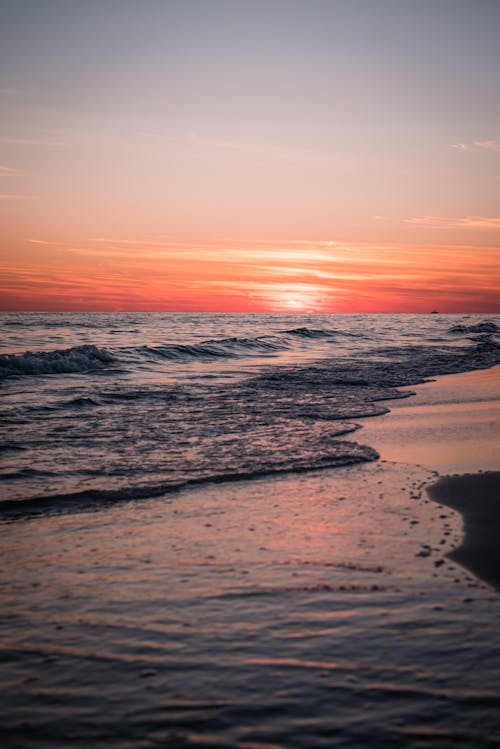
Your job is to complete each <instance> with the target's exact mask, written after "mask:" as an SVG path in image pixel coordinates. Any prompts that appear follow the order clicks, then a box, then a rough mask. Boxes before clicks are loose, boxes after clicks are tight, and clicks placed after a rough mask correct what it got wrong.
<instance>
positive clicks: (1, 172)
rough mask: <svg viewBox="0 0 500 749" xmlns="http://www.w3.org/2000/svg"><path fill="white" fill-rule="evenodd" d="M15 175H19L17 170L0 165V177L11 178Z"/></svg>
mask: <svg viewBox="0 0 500 749" xmlns="http://www.w3.org/2000/svg"><path fill="white" fill-rule="evenodd" d="M17 174H21V172H20V170H19V169H14V167H12V166H5V164H0V177H13V176H15V175H17Z"/></svg>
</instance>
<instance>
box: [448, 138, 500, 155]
mask: <svg viewBox="0 0 500 749" xmlns="http://www.w3.org/2000/svg"><path fill="white" fill-rule="evenodd" d="M450 148H453V149H454V150H455V151H462V152H466V153H485V152H486V153H488V152H489V153H500V141H498V140H473V141H471V142H470V143H461V142H458V143H451V144H450Z"/></svg>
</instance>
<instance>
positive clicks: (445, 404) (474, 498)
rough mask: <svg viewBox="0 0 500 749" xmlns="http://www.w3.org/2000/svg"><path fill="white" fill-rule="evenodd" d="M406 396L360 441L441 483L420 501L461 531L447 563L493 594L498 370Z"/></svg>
mask: <svg viewBox="0 0 500 749" xmlns="http://www.w3.org/2000/svg"><path fill="white" fill-rule="evenodd" d="M412 391H413V392H414V393H415V395H412V396H410V397H409V398H408V400H402V401H395V402H393V403H391V412H390V414H387V415H385V416H381V417H379V418H376V419H372V420H370V421H369V422H367V423H365V425H364V427H363V434H364V436H365V437H366V439H367V441H368V443H369V444H370V445H372V446H373V447H375V448H376V449H377V450H378V452H379V453H380V454H381V456H382V457H384V458H385V459H388V460H391V461H394V462H396V463H402V464H405V463H408V464H411V463H414V462H418V463H419V464H420V465H423V466H425V467H427V468H430V469H433V470H436V471H438V472H439V473H440V474H441V475H442V476H444V478H442V479H440V480H439V481H438V482H437V483H436V484H435V485H431V486H430V487H428V494H429V496H430V497H431V498H432V499H434V500H435V501H436V502H438V503H441V504H444V505H447V506H449V507H452V508H453V509H454V510H458V512H460V515H461V516H462V518H463V521H464V523H465V529H464V535H463V539H462V541H461V544H460V546H459V547H458V548H457V549H454V550H453V551H452V552H450V554H449V555H448V556H449V558H450V559H451V560H454V561H456V562H459V563H460V564H462V565H464V567H466V568H468V569H470V570H471V571H473V572H474V573H475V574H476V575H478V576H479V577H480V578H482V579H484V580H486V581H487V582H488V583H490V584H491V585H493V586H494V587H496V588H498V587H500V552H499V550H498V543H497V539H498V537H499V534H500V503H499V499H498V498H499V497H500V474H499V473H498V468H499V466H500V367H498V366H497V367H492V368H491V369H486V370H479V371H475V372H466V373H464V374H459V375H448V376H446V375H445V376H442V377H439V378H438V379H437V380H436V381H434V382H429V383H425V384H423V385H419V386H417V387H415V388H412ZM483 471H487V473H486V474H483V473H482V472H483Z"/></svg>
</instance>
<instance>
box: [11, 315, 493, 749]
mask: <svg viewBox="0 0 500 749" xmlns="http://www.w3.org/2000/svg"><path fill="white" fill-rule="evenodd" d="M499 328H500V319H499V318H498V316H497V317H495V316H491V315H474V316H473V315H459V316H447V315H314V316H304V315H212V314H196V315H195V314H143V313H140V314H139V313H127V314H125V313H118V314H107V313H106V314H104V313H102V314H101V313H99V314H98V313H94V314H80V313H78V314H77V313H75V314H62V313H52V314H31V313H30V314H20V313H16V314H14V313H12V314H3V315H2V316H1V330H2V346H3V349H2V352H1V355H0V374H1V378H2V380H1V386H0V387H1V392H2V396H3V397H2V405H1V408H2V412H1V418H2V431H1V448H2V452H1V455H2V468H1V470H2V474H1V477H0V491H1V498H2V500H1V505H0V515H1V522H0V557H1V558H0V611H1V616H0V697H1V700H2V714H1V716H0V741H1V744H2V746H5V747H7V749H14V748H15V749H33V748H34V747H36V749H55V748H56V747H69V746H71V747H81V748H82V749H87V747H92V749H110V748H111V747H114V748H115V749H156V748H158V749H159V748H160V747H162V749H165V748H166V749H202V748H203V749H207V747H211V748H212V749H215V748H216V749H331V748H332V747H339V748H345V747H349V749H359V747H374V748H375V749H379V748H383V749H386V747H398V749H399V748H404V749H406V748H408V749H430V748H431V747H432V749H456V747H457V746H460V747H462V748H467V749H490V747H496V746H499V745H500V719H499V710H498V707H499V704H500V703H499V691H498V684H499V682H500V645H499V637H498V634H499V631H500V630H499V626H500V625H499V622H500V618H499V615H500V609H499V605H498V601H499V599H498V593H497V592H495V591H494V590H492V589H491V588H489V587H488V586H487V585H485V584H482V583H481V582H480V581H478V580H477V579H474V578H473V576H471V575H469V574H468V573H467V572H466V571H465V570H463V569H461V568H459V567H458V566H457V565H455V564H453V563H451V562H450V560H449V559H448V558H447V556H446V554H447V552H448V551H450V550H451V549H452V548H453V547H456V545H458V544H459V543H460V537H461V521H460V518H459V517H458V516H457V515H456V514H455V513H453V512H452V511H451V510H449V509H448V508H445V507H439V506H438V505H436V504H435V503H433V502H431V501H430V500H429V499H428V498H427V497H426V494H425V489H424V487H425V485H426V484H429V482H432V481H433V480H435V476H433V474H432V472H431V471H430V470H427V469H424V468H422V467H418V466H410V465H405V466H403V467H402V466H400V465H397V464H391V463H390V462H387V461H384V460H377V454H376V452H375V450H374V449H373V447H372V446H371V445H370V444H366V443H365V441H364V439H363V432H362V431H358V425H359V420H360V419H361V418H362V417H365V416H370V415H376V414H380V413H382V412H384V411H385V410H386V409H387V407H388V404H389V405H390V402H391V401H390V400H388V399H393V398H397V397H401V396H403V395H406V394H407V392H408V389H407V388H406V389H405V390H404V391H400V390H398V388H399V387H400V386H403V385H404V386H407V385H410V386H411V384H412V383H417V382H421V381H422V380H424V379H425V378H429V377H433V376H434V375H437V374H442V373H453V372H462V371H466V370H472V369H475V368H484V367H489V366H491V365H494V364H495V363H497V362H498V361H499Z"/></svg>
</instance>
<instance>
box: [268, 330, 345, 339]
mask: <svg viewBox="0 0 500 749" xmlns="http://www.w3.org/2000/svg"><path fill="white" fill-rule="evenodd" d="M280 332H281V333H285V335H293V336H299V337H300V338H330V337H331V336H332V335H336V333H337V331H335V330H328V329H325V328H292V329H291V330H281V331H280Z"/></svg>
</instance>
